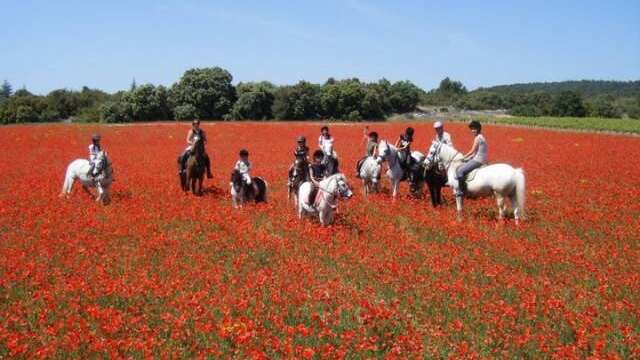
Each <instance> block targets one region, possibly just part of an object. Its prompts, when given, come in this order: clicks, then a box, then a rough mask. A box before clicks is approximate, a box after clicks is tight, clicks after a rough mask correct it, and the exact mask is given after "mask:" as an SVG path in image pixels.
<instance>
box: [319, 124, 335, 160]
mask: <svg viewBox="0 0 640 360" xmlns="http://www.w3.org/2000/svg"><path fill="white" fill-rule="evenodd" d="M318 147H319V148H320V149H322V151H323V152H324V154H325V155H326V156H333V157H335V152H334V151H333V137H332V136H331V134H330V133H329V127H328V126H323V127H322V128H321V129H320V137H318Z"/></svg>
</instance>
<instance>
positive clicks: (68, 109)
mask: <svg viewBox="0 0 640 360" xmlns="http://www.w3.org/2000/svg"><path fill="white" fill-rule="evenodd" d="M47 106H48V110H49V111H50V112H51V113H52V114H54V116H55V117H56V118H57V119H67V118H69V117H70V116H72V115H75V114H77V113H78V109H79V108H80V99H79V96H78V94H77V93H75V92H73V91H69V90H67V89H58V90H53V91H51V92H49V94H47Z"/></svg>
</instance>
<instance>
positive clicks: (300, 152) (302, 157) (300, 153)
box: [289, 135, 309, 178]
mask: <svg viewBox="0 0 640 360" xmlns="http://www.w3.org/2000/svg"><path fill="white" fill-rule="evenodd" d="M297 143H298V145H297V146H296V148H295V150H293V156H294V158H295V161H302V164H303V165H302V174H303V176H304V177H305V178H306V176H307V171H306V170H307V166H308V165H309V160H308V155H309V147H308V146H307V138H305V137H304V136H302V135H300V136H298V138H297ZM294 166H295V162H294V163H293V164H291V166H290V167H289V178H291V176H292V174H293V168H294Z"/></svg>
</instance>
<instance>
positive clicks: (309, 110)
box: [272, 81, 320, 120]
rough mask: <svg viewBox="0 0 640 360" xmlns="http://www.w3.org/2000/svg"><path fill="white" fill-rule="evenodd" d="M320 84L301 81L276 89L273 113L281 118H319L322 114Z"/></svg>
mask: <svg viewBox="0 0 640 360" xmlns="http://www.w3.org/2000/svg"><path fill="white" fill-rule="evenodd" d="M319 93H320V86H319V85H314V84H311V83H309V82H306V81H300V82H299V83H297V84H296V85H293V86H281V87H279V88H278V89H277V90H276V91H275V94H274V96H275V98H274V101H273V108H272V109H273V115H274V117H275V118H276V119H281V120H304V119H317V118H318V116H319V114H320V96H319Z"/></svg>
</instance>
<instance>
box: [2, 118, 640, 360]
mask: <svg viewBox="0 0 640 360" xmlns="http://www.w3.org/2000/svg"><path fill="white" fill-rule="evenodd" d="M406 126H407V124H371V130H376V131H378V132H379V133H380V134H381V137H382V138H384V139H391V140H393V141H395V139H396V138H397V136H398V135H399V134H400V132H401V131H402V130H403V129H404V127H406ZM446 126H447V130H448V131H450V132H451V134H452V136H453V139H454V143H455V144H456V147H457V148H459V149H460V150H467V149H468V148H469V147H470V145H471V141H472V137H471V135H470V134H469V131H468V129H467V128H466V126H465V125H463V124H447V125H446ZM319 127H320V124H309V123H204V124H203V128H204V130H205V131H207V134H208V138H209V144H208V146H207V151H208V152H209V154H210V156H211V159H212V165H213V172H214V179H212V180H205V188H206V191H205V194H204V196H202V197H195V196H192V195H185V194H183V193H182V192H181V190H180V189H179V185H178V181H177V176H176V169H175V159H176V156H177V155H178V153H179V152H180V151H182V149H183V148H184V143H185V137H186V133H187V131H188V129H189V125H188V124H175V123H170V124H168V123H167V124H142V125H133V126H97V125H87V126H70V125H46V126H15V127H4V128H2V129H0V153H1V154H2V156H0V179H1V181H0V358H6V357H23V358H41V357H59V358H62V357H64V358H66V357H73V358H88V357H91V358H94V357H104V356H109V357H111V358H129V357H133V358H139V357H151V356H158V357H168V358H184V357H211V358H220V357H235V358H282V357H286V358H330V359H333V358H345V357H348V358H371V357H390V358H422V357H438V358H441V357H454V358H460V357H464V358H488V357H489V358H493V357H501V358H503V357H508V358H523V357H528V358H540V357H543V358H547V357H561V358H565V357H569V358H571V357H574V358H584V357H589V356H593V357H596V358H638V357H640V345H639V344H640V261H639V260H638V259H640V224H639V218H640V201H638V197H639V196H640V158H638V156H637V151H638V149H640V138H638V137H625V136H611V135H599V134H587V133H569V132H553V131H547V130H535V129H522V128H513V127H500V126H490V125H489V126H486V129H485V130H484V133H485V136H486V138H487V141H488V143H489V158H490V161H491V162H508V163H510V164H512V165H514V166H517V167H523V168H524V170H525V174H526V176H527V206H526V210H527V215H528V219H527V221H526V222H525V223H524V224H522V225H521V226H518V227H517V226H515V225H514V223H513V221H512V220H508V221H506V222H505V223H498V221H497V220H496V218H497V209H496V207H495V201H494V200H493V199H483V200H474V201H467V202H466V204H465V205H466V207H465V219H464V221H462V222H460V223H458V222H456V221H455V206H454V203H453V198H452V196H451V193H450V191H449V190H448V189H445V195H444V196H445V199H446V201H447V204H446V205H445V207H443V208H440V209H437V210H434V209H433V208H432V207H431V205H430V202H429V200H428V199H422V200H416V199H412V198H409V197H408V196H407V192H408V190H407V185H406V184H403V185H402V187H401V194H402V196H401V197H400V198H399V199H398V200H397V201H395V202H392V201H391V199H390V195H389V194H388V189H389V183H388V181H387V180H386V179H385V180H384V181H383V187H384V190H385V191H383V193H381V194H376V195H372V196H369V197H368V198H364V197H363V195H362V191H361V190H362V187H361V186H360V183H359V182H358V181H357V179H356V178H355V177H354V173H355V171H354V164H355V162H356V160H357V159H358V158H360V157H361V155H362V154H363V152H364V145H363V143H362V125H360V124H358V125H352V124H335V125H332V126H331V132H332V134H333V135H334V137H335V139H336V140H335V148H336V151H337V152H338V155H339V157H340V159H341V161H342V163H341V168H342V170H343V171H344V172H345V173H346V175H347V177H348V178H349V179H350V181H351V184H352V185H353V187H354V192H355V193H356V196H354V197H353V198H352V199H350V200H348V201H344V202H341V203H340V204H339V213H338V215H337V221H336V223H335V224H334V225H332V226H329V227H327V228H322V227H320V225H319V224H318V221H317V219H316V220H314V219H304V220H302V221H300V220H298V218H297V216H296V214H295V211H294V209H293V206H292V205H291V204H290V203H288V202H287V199H286V173H287V169H288V167H289V165H290V163H291V161H292V156H291V152H292V149H293V147H294V145H295V141H294V139H295V136H296V135H298V134H303V135H306V136H307V138H308V142H309V145H310V146H311V147H314V146H316V139H317V135H318V133H319ZM414 127H415V128H416V140H417V143H416V145H415V146H414V149H417V150H421V151H424V150H425V149H426V146H427V142H428V141H430V139H431V138H432V136H433V129H432V128H431V124H430V123H421V124H414ZM96 131H98V132H100V133H101V134H102V139H103V146H104V148H105V149H106V150H107V152H108V154H109V156H110V158H111V159H112V161H113V165H114V170H115V179H116V180H115V182H114V184H113V186H112V201H111V204H110V205H108V206H100V205H97V204H96V203H95V202H94V201H93V199H92V198H90V197H89V196H88V195H87V194H85V193H84V192H82V191H81V189H80V187H79V184H76V185H75V188H74V193H73V195H72V196H71V197H70V199H60V198H58V193H59V192H60V189H61V186H62V181H63V177H64V172H65V169H66V166H67V164H68V163H69V162H71V161H72V160H73V159H75V158H83V157H86V156H87V154H86V152H87V145H88V144H89V140H90V135H91V134H92V133H93V132H96ZM243 147H245V148H247V149H248V150H249V152H250V159H251V161H252V162H253V165H254V170H253V171H252V174H253V175H254V176H262V177H264V178H265V179H266V180H267V181H268V183H269V186H270V188H269V195H268V197H269V201H268V203H267V204H260V205H249V206H246V207H244V208H242V209H237V210H235V209H233V208H232V207H231V199H230V196H229V194H228V180H229V173H230V171H231V168H232V166H233V163H234V162H235V160H236V154H237V152H238V150H240V148H243Z"/></svg>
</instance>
